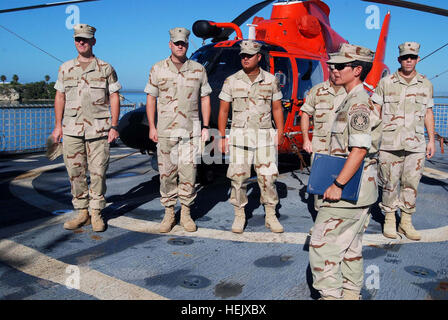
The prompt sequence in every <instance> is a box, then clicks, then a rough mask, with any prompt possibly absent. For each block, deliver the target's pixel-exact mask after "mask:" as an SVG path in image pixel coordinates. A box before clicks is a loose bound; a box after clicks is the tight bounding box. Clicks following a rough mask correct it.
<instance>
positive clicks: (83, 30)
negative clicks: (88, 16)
mask: <svg viewBox="0 0 448 320" xmlns="http://www.w3.org/2000/svg"><path fill="white" fill-rule="evenodd" d="M73 31H74V35H73V38H76V37H80V38H87V39H90V38H93V37H94V36H95V31H96V29H95V28H94V27H92V26H89V25H88V24H77V25H75V26H74V27H73Z"/></svg>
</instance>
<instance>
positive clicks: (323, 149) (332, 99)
mask: <svg viewBox="0 0 448 320" xmlns="http://www.w3.org/2000/svg"><path fill="white" fill-rule="evenodd" d="M346 96H347V93H346V92H345V89H344V88H343V87H340V86H336V85H335V84H334V75H333V73H330V78H329V79H328V80H327V81H325V82H322V83H319V84H317V85H315V86H314V87H312V88H311V90H310V91H309V93H308V94H307V96H306V100H305V103H304V104H303V106H302V107H301V109H300V110H301V111H302V112H303V113H305V114H302V117H301V119H300V127H301V129H302V132H303V149H304V150H305V151H306V152H308V153H323V154H328V153H329V150H328V145H329V144H330V132H331V131H330V129H331V125H332V124H333V121H334V116H335V113H336V110H337V108H338V106H339V105H340V104H341V102H342V101H343V100H344V99H345V97H346ZM310 117H313V122H314V130H313V139H312V141H310V139H309V136H308V134H306V133H308V129H309V124H310Z"/></svg>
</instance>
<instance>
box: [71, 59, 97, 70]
mask: <svg viewBox="0 0 448 320" xmlns="http://www.w3.org/2000/svg"><path fill="white" fill-rule="evenodd" d="M75 67H78V68H81V64H80V63H79V60H78V57H76V58H75ZM99 68H100V64H99V63H98V60H97V58H96V57H95V58H93V60H92V61H91V62H90V63H89V65H88V66H87V68H86V69H85V70H83V71H82V73H87V72H90V71H94V70H96V69H99Z"/></svg>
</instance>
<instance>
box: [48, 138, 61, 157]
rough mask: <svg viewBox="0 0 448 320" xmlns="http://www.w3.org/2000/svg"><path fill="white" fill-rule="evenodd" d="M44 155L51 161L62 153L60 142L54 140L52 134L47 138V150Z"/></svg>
mask: <svg viewBox="0 0 448 320" xmlns="http://www.w3.org/2000/svg"><path fill="white" fill-rule="evenodd" d="M45 155H46V156H47V158H48V159H49V160H51V161H53V160H55V159H56V158H58V157H59V156H60V155H62V143H60V142H54V140H53V136H51V135H50V136H49V137H48V138H47V152H46V153H45Z"/></svg>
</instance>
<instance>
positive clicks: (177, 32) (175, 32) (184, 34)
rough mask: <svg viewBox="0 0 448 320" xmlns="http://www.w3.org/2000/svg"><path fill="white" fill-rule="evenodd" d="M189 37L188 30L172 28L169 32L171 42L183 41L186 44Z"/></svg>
mask: <svg viewBox="0 0 448 320" xmlns="http://www.w3.org/2000/svg"><path fill="white" fill-rule="evenodd" d="M189 36H190V30H188V29H185V28H173V29H171V30H170V40H171V41H172V42H178V41H183V42H185V43H188V37H189Z"/></svg>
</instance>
